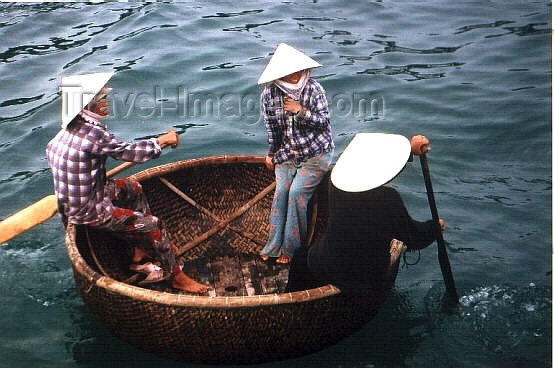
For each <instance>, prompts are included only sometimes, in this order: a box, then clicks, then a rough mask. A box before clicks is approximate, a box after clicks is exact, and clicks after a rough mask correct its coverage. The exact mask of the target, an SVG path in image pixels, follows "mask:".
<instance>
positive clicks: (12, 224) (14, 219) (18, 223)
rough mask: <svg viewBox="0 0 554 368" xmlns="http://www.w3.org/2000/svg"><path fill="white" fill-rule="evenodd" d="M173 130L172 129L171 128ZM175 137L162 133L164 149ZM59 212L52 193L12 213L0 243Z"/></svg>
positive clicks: (1, 225) (0, 232) (110, 173)
mask: <svg viewBox="0 0 554 368" xmlns="http://www.w3.org/2000/svg"><path fill="white" fill-rule="evenodd" d="M170 131H172V129H170ZM175 136H176V137H177V138H176V140H177V142H175V139H173V140H169V139H168V138H167V136H166V135H161V136H160V137H159V138H158V139H159V143H160V146H161V147H162V149H164V148H166V147H168V146H171V147H173V148H175V147H177V145H178V144H179V135H178V134H175ZM136 164H137V163H136V162H125V163H123V164H121V165H119V166H117V167H115V168H113V169H111V170H109V171H108V172H107V174H106V175H107V176H108V177H109V178H110V177H112V176H115V175H117V174H119V173H120V172H122V171H124V170H127V169H129V168H131V167H133V166H135V165H136ZM57 212H58V204H57V199H56V196H55V195H53V194H51V195H49V196H46V197H44V198H42V199H41V200H39V201H38V202H35V203H33V204H32V205H30V206H29V207H26V208H24V209H22V210H21V211H19V212H17V213H15V214H13V215H11V216H10V217H8V218H6V219H5V220H3V221H2V222H0V245H2V244H4V243H5V242H7V241H8V240H10V239H12V238H14V237H16V236H18V235H21V234H23V233H24V232H26V231H27V230H30V229H32V228H34V227H35V226H37V225H40V224H42V223H43V222H45V221H48V220H49V219H51V218H52V217H53V216H54V215H55V214H56V213H57Z"/></svg>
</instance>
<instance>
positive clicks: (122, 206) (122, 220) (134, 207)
mask: <svg viewBox="0 0 554 368" xmlns="http://www.w3.org/2000/svg"><path fill="white" fill-rule="evenodd" d="M105 188H106V190H107V191H108V195H109V196H110V198H111V199H112V202H113V204H114V206H116V207H115V208H114V211H113V212H112V217H111V219H110V220H108V221H106V222H104V223H102V224H99V225H96V226H94V227H95V228H97V229H104V230H108V231H111V232H113V233H114V234H115V235H116V236H117V237H119V238H121V239H123V240H125V241H126V242H127V243H129V244H130V245H132V246H135V247H138V248H141V249H143V250H145V251H146V252H147V253H148V254H149V255H150V256H151V257H153V258H154V259H155V260H157V261H159V262H160V264H161V267H162V268H163V269H164V270H166V271H171V270H173V268H174V266H175V265H176V263H177V262H176V258H175V248H174V247H173V245H172V244H171V242H170V241H169V237H168V235H167V232H166V231H165V230H164V229H163V227H162V226H161V224H160V220H159V219H158V218H157V217H156V216H153V215H152V212H151V211H150V206H149V205H148V201H147V199H146V195H145V194H144V192H143V191H142V186H141V185H140V183H139V182H137V181H134V180H130V179H115V180H110V181H108V183H107V185H106V187H105Z"/></svg>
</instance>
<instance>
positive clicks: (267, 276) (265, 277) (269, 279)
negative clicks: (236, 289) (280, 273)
mask: <svg viewBox="0 0 554 368" xmlns="http://www.w3.org/2000/svg"><path fill="white" fill-rule="evenodd" d="M256 266H257V269H258V279H259V281H260V289H261V294H273V293H277V292H279V289H278V288H277V283H276V282H275V276H274V269H273V267H275V266H273V265H269V264H267V263H265V262H264V261H262V260H261V259H260V258H258V259H256Z"/></svg>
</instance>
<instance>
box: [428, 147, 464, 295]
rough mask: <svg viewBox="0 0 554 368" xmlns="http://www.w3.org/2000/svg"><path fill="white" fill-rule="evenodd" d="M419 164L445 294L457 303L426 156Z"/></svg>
mask: <svg viewBox="0 0 554 368" xmlns="http://www.w3.org/2000/svg"><path fill="white" fill-rule="evenodd" d="M419 160H420V162H421V169H422V170H423V178H424V179H425V188H426V189H427V198H428V199H429V207H430V208H431V214H432V216H433V222H434V223H435V226H437V230H438V231H437V233H438V237H437V245H438V257H439V264H440V267H441V272H442V277H443V279H444V284H445V285H446V292H447V294H448V295H449V296H450V298H451V300H452V301H453V302H454V303H458V293H457V292H456V286H455V285H454V276H452V269H451V268H450V261H449V260H448V253H447V252H446V246H445V244H444V238H443V237H442V232H441V231H440V229H438V227H439V213H438V211H437V204H436V203H435V195H434V193H433V185H432V184H431V175H430V174H429V165H428V164H427V156H426V155H425V153H424V154H421V155H420V156H419Z"/></svg>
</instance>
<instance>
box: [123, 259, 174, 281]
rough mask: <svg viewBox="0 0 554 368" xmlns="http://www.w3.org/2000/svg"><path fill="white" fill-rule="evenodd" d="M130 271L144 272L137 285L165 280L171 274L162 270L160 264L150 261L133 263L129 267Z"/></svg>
mask: <svg viewBox="0 0 554 368" xmlns="http://www.w3.org/2000/svg"><path fill="white" fill-rule="evenodd" d="M129 268H130V269H131V270H132V271H135V272H139V273H142V274H145V275H146V277H145V278H144V280H141V281H139V282H138V284H139V285H147V284H154V283H157V282H161V281H164V280H167V279H168V278H170V277H171V274H170V273H169V272H167V271H164V270H163V269H162V268H161V267H160V266H158V265H155V264H153V263H152V262H146V263H145V264H142V265H139V264H133V265H131V266H130V267H129Z"/></svg>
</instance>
